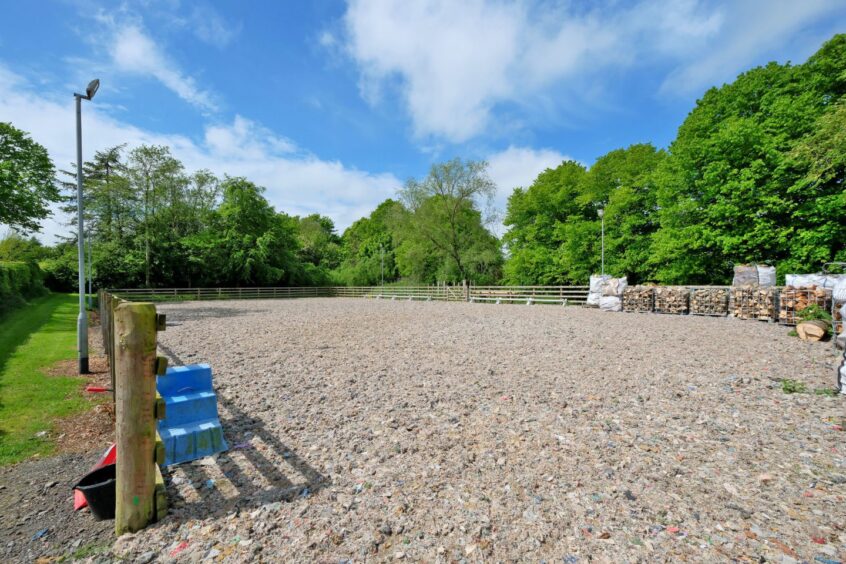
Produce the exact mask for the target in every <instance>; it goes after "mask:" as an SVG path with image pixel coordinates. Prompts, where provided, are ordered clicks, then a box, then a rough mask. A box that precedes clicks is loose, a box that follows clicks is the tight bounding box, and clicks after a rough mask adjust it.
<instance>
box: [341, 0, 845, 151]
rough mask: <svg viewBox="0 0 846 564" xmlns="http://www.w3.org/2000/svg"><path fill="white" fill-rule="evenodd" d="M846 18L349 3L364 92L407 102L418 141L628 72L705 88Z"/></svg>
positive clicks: (647, 0) (675, 86) (763, 1)
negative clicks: (823, 23)
mask: <svg viewBox="0 0 846 564" xmlns="http://www.w3.org/2000/svg"><path fill="white" fill-rule="evenodd" d="M838 12H839V13H840V14H841V16H843V4H842V2H831V1H828V0H806V1H803V2H795V1H792V0H749V1H746V2H734V1H731V0H639V1H635V2H633V3H620V2H618V1H616V0H605V1H602V2H596V3H588V4H584V3H581V4H580V3H575V2H568V1H566V0H561V1H556V0H551V1H549V0H523V1H518V2H500V1H498V0H467V1H464V2H452V1H450V0H406V1H403V2H368V1H365V0H349V2H348V7H347V10H346V13H345V15H344V18H343V23H344V28H345V34H344V38H343V41H344V46H345V48H346V52H347V55H348V56H349V57H350V58H351V59H352V60H353V61H354V62H355V64H356V65H357V67H358V71H359V76H360V91H361V95H362V97H364V98H365V99H366V100H367V101H368V102H370V103H371V104H378V103H380V101H381V100H382V97H383V96H385V95H396V96H399V98H400V100H401V101H402V103H403V104H404V106H405V108H406V110H407V112H408V114H409V116H410V118H411V121H412V124H413V127H414V132H415V134H416V136H417V138H418V140H419V141H421V142H424V143H425V142H431V140H428V139H427V138H428V137H436V138H440V139H445V140H447V141H450V142H453V143H460V142H464V141H467V140H469V139H473V138H475V137H478V136H479V135H481V134H484V133H489V132H490V131H491V129H492V128H493V127H494V126H496V125H499V121H500V118H501V115H502V112H500V111H498V110H499V109H500V108H501V107H503V106H511V107H513V106H515V105H516V106H519V107H520V109H521V111H522V112H523V116H524V117H528V118H532V117H534V118H536V119H538V115H534V116H532V115H531V114H532V112H533V111H534V112H535V113H536V114H541V113H542V112H543V110H539V109H538V107H539V106H540V104H539V103H538V101H539V100H547V99H550V98H554V99H556V100H557V101H558V106H559V107H560V106H563V105H567V104H572V102H573V101H574V100H576V101H581V102H584V101H585V95H584V93H586V92H593V91H601V90H602V86H603V85H608V84H611V83H613V81H614V77H616V76H619V74H620V72H628V71H635V70H636V69H642V68H654V69H662V70H661V71H660V72H665V73H668V74H667V75H666V80H664V81H663V86H662V87H661V92H662V93H664V94H667V93H678V92H681V93H684V94H685V95H689V94H691V93H695V92H698V91H701V90H702V89H703V88H704V87H707V86H708V85H710V84H712V83H715V82H720V81H723V80H727V79H730V78H731V77H733V76H735V75H736V74H737V72H739V71H741V70H742V69H744V68H748V66H749V65H751V64H754V63H755V62H756V61H757V60H758V58H759V57H761V56H762V55H765V54H766V53H767V52H768V51H769V50H771V49H772V48H774V47H777V46H778V45H779V43H780V42H781V43H784V42H785V41H787V40H789V39H790V38H791V37H792V36H793V35H794V34H796V33H800V32H801V31H802V30H803V28H805V27H806V26H808V25H809V24H811V23H814V22H817V21H819V20H820V19H821V18H825V17H826V16H827V15H831V14H835V13H838ZM327 47H330V48H332V47H334V44H330V45H327ZM650 65H652V66H651V67H650ZM667 69H669V70H667ZM578 111H579V110H578V108H574V109H571V113H578ZM494 116H496V119H495V118H494ZM518 125H519V124H518Z"/></svg>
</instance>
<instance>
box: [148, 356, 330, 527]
mask: <svg viewBox="0 0 846 564" xmlns="http://www.w3.org/2000/svg"><path fill="white" fill-rule="evenodd" d="M158 346H159V349H161V350H162V351H163V352H164V353H165V354H166V355H167V356H168V358H169V360H170V361H171V362H172V363H173V365H182V364H184V363H183V361H182V359H181V358H179V357H178V356H177V355H176V354H175V353H174V352H173V351H172V350H171V349H170V348H169V347H167V346H165V345H162V344H161V343H159V345H158ZM212 369H214V367H212ZM217 400H218V407H219V408H222V409H219V412H220V415H221V418H220V419H221V423H222V425H223V432H224V436H225V437H226V440H227V442H228V443H229V447H230V450H229V451H227V452H223V453H220V455H218V456H217V457H216V459H214V461H212V460H211V459H202V460H199V461H195V462H193V463H186V464H180V465H176V466H171V467H169V468H168V472H167V474H168V475H169V480H168V484H167V487H168V497H169V498H170V500H171V503H170V505H171V507H173V511H171V514H174V515H177V516H178V517H180V518H183V519H184V518H194V519H205V518H207V517H214V516H220V515H224V514H227V513H230V512H232V511H233V510H235V509H237V508H256V507H260V506H262V505H265V504H269V503H275V502H290V501H293V500H294V499H297V498H299V497H308V496H310V495H313V494H315V493H316V492H318V491H320V490H321V489H323V488H325V487H326V486H328V485H330V484H331V481H330V480H329V478H327V477H326V476H324V475H323V474H321V473H320V472H318V471H317V470H315V469H314V468H313V467H312V466H310V465H309V463H308V462H306V461H305V460H304V459H302V458H301V457H300V456H298V455H297V454H296V453H295V452H293V451H292V450H291V449H289V448H288V447H287V446H286V445H285V444H284V443H283V442H282V441H280V440H279V438H278V437H277V436H276V435H275V434H274V433H273V432H271V431H269V430H268V429H267V428H266V427H265V425H264V423H263V422H262V421H261V420H260V419H258V418H255V417H251V416H250V415H249V414H247V413H245V412H244V411H242V410H241V409H240V408H239V407H238V406H236V405H235V404H233V403H232V402H230V401H228V400H227V399H226V398H224V397H221V396H220V395H219V394H218V397H217ZM248 438H249V440H247V439H248ZM276 461H284V462H282V463H279V462H276ZM174 502H176V503H174Z"/></svg>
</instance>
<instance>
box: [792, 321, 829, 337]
mask: <svg viewBox="0 0 846 564" xmlns="http://www.w3.org/2000/svg"><path fill="white" fill-rule="evenodd" d="M796 332H797V333H798V334H799V338H800V339H802V340H803V341H819V340H822V339H824V338H825V336H826V334H827V333H828V322H827V321H823V320H821V319H812V320H810V321H803V322H802V323H800V324H799V325H797V326H796Z"/></svg>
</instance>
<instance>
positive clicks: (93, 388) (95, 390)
mask: <svg viewBox="0 0 846 564" xmlns="http://www.w3.org/2000/svg"><path fill="white" fill-rule="evenodd" d="M85 391H86V392H93V393H95V394H99V393H102V392H111V390H110V389H109V388H104V387H103V386H86V387H85Z"/></svg>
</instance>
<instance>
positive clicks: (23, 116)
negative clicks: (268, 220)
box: [0, 61, 402, 242]
mask: <svg viewBox="0 0 846 564" xmlns="http://www.w3.org/2000/svg"><path fill="white" fill-rule="evenodd" d="M0 115H2V116H10V117H11V118H12V122H13V124H14V125H15V126H16V127H18V128H21V129H23V130H25V131H28V132H30V133H31V135H32V138H33V139H34V140H35V141H37V142H38V143H41V144H42V145H44V146H45V147H46V148H47V150H48V151H49V153H50V156H51V158H52V159H53V160H54V162H55V164H56V166H57V168H60V169H61V168H64V169H68V168H70V163H72V162H73V161H74V160H75V153H74V151H75V146H74V143H73V139H74V130H73V127H74V125H73V123H74V122H73V119H72V116H73V105H72V100H68V97H67V96H65V95H62V94H60V93H55V95H51V94H49V93H45V92H44V91H43V90H41V89H38V88H36V87H35V86H34V85H33V84H30V83H29V82H28V81H27V80H26V79H25V78H24V77H22V76H20V75H18V74H15V73H14V72H11V71H10V70H9V69H8V68H7V67H6V66H4V64H3V62H2V61H0ZM84 121H85V123H84V128H83V133H84V136H85V137H84V140H83V143H84V149H85V153H84V158H86V159H88V158H90V157H91V155H93V154H94V152H95V151H97V150H102V149H105V148H108V147H113V146H115V145H119V144H123V143H125V144H126V145H127V148H128V149H131V148H133V147H137V146H139V145H142V144H148V145H166V146H168V147H170V148H171V150H172V152H173V154H174V155H175V156H176V157H177V158H179V159H180V160H181V161H182V162H183V163H184V164H185V166H186V168H187V169H188V170H199V169H209V170H211V171H213V172H215V173H216V174H218V175H221V176H222V175H223V174H229V175H233V176H245V177H247V178H249V179H250V180H252V181H253V182H255V183H256V184H258V185H261V186H264V187H265V188H267V192H266V194H265V195H266V196H267V198H268V200H269V201H270V202H271V203H272V204H273V205H274V206H275V207H276V209H278V210H280V211H285V212H287V213H292V214H298V215H306V214H310V213H321V214H324V215H328V216H329V217H331V218H332V219H333V220H334V221H335V224H336V226H338V228H339V229H343V228H345V227H347V226H349V225H350V224H351V223H352V222H353V221H355V220H356V219H358V218H360V217H362V216H364V215H367V214H369V213H370V211H372V209H373V208H374V207H376V205H377V204H378V203H379V202H381V201H382V200H384V199H385V198H388V197H391V196H393V195H394V194H395V193H396V191H397V190H398V189H399V187H400V186H401V185H402V183H401V182H400V180H399V179H397V178H396V177H395V176H394V175H393V174H390V173H372V172H368V171H364V170H359V169H356V168H351V167H349V166H346V165H345V164H344V163H342V162H340V161H337V160H324V159H321V158H320V157H319V156H317V155H314V154H312V153H310V152H308V151H305V150H302V149H300V148H298V147H297V146H296V145H295V144H294V143H293V142H292V141H291V140H289V139H287V138H285V137H283V136H280V135H278V134H275V133H273V132H272V131H271V130H269V129H268V128H266V127H264V126H262V125H261V124H258V123H256V122H254V121H252V120H250V119H247V118H245V117H243V116H235V118H234V119H232V120H231V121H229V122H214V123H209V124H207V125H206V127H205V129H204V136H203V138H202V140H201V141H195V140H193V139H191V138H189V137H186V136H184V135H178V134H170V133H161V132H156V131H150V130H147V129H143V128H139V127H137V126H134V125H131V124H128V123H126V122H124V121H121V120H119V119H116V118H115V117H113V116H111V115H109V114H108V113H105V112H103V111H102V109H101V108H100V107H99V104H98V103H97V101H96V100H95V103H92V104H87V105H86V107H85V115H84ZM65 223H66V221H65V218H64V216H62V215H61V214H58V215H57V216H55V217H54V218H53V219H52V220H50V221H49V222H47V224H46V225H45V232H44V235H43V238H44V239H45V240H46V241H48V242H52V237H53V236H54V235H57V234H62V233H66V232H68V230H69V228H68V227H66V226H65V225H64V224H65Z"/></svg>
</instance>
